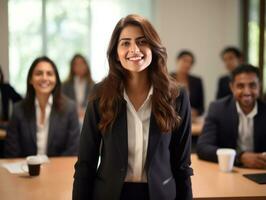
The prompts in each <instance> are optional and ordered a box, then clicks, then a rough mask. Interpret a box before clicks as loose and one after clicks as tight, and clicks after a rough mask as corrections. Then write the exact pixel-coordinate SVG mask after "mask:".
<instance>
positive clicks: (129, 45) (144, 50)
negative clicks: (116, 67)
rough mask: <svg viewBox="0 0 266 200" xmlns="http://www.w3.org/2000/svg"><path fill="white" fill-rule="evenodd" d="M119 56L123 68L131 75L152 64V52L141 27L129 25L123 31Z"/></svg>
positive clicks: (119, 45)
mask: <svg viewBox="0 0 266 200" xmlns="http://www.w3.org/2000/svg"><path fill="white" fill-rule="evenodd" d="M117 55H118V60H119V61H120V63H121V65H122V67H123V68H124V69H126V70H128V71H129V72H130V73H138V72H141V71H143V70H145V69H146V68H147V67H148V66H149V65H150V64H151V61H152V51H151V48H150V45H149V43H148V42H147V40H146V38H145V36H144V33H143V31H142V30H141V28H140V27H138V26H133V25H128V26H126V27H125V28H124V29H123V30H122V31H121V34H120V37H119V41H118V45H117Z"/></svg>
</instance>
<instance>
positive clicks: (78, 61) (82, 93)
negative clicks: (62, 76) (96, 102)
mask: <svg viewBox="0 0 266 200" xmlns="http://www.w3.org/2000/svg"><path fill="white" fill-rule="evenodd" d="M93 85H94V81H93V80H92V77H91V71H90V67H89V64H88V62H87V60H86V58H85V57H84V56H83V55H81V54H75V55H74V56H73V58H72V59H71V61H70V71H69V75H68V78H67V80H66V81H65V82H64V83H63V85H62V90H63V93H64V94H65V95H66V96H67V97H69V98H70V99H72V100H74V101H75V102H76V106H77V112H78V115H79V119H80V122H82V121H83V118H84V114H85V109H86V106H87V103H88V96H89V94H90V92H91V89H92V87H93Z"/></svg>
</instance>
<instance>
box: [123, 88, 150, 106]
mask: <svg viewBox="0 0 266 200" xmlns="http://www.w3.org/2000/svg"><path fill="white" fill-rule="evenodd" d="M152 94H153V86H151V87H150V90H149V93H148V95H147V98H146V99H145V101H144V103H143V104H142V106H141V107H143V105H145V104H146V102H147V101H148V100H149V99H150V97H151V96H152ZM124 99H125V100H126V102H127V103H131V101H130V100H129V97H128V95H127V93H126V90H125V89H124ZM141 107H140V109H141Z"/></svg>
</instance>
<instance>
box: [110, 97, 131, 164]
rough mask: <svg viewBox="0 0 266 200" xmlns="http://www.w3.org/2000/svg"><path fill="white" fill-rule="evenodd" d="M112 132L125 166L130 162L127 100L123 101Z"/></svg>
mask: <svg viewBox="0 0 266 200" xmlns="http://www.w3.org/2000/svg"><path fill="white" fill-rule="evenodd" d="M114 130H116V131H115V132H113V133H112V134H113V135H114V138H115V145H116V148H117V149H118V152H119V155H120V158H121V161H122V163H123V164H124V166H127V163H128V141H127V140H128V137H127V108H126V102H125V101H123V102H122V104H121V106H120V110H119V112H118V115H117V120H116V121H115V123H114V124H113V128H112V131H114Z"/></svg>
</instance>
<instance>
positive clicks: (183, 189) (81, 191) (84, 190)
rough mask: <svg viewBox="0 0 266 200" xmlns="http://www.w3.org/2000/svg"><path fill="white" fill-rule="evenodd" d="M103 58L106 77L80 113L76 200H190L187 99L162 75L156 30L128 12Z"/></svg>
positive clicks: (161, 52) (163, 57) (163, 59)
mask: <svg viewBox="0 0 266 200" xmlns="http://www.w3.org/2000/svg"><path fill="white" fill-rule="evenodd" d="M107 56H108V62H109V74H108V75H107V77H106V78H105V79H104V80H103V81H102V82H101V83H100V84H98V85H97V86H96V87H95V89H94V90H93V95H92V97H91V100H90V102H89V104H88V107H87V111H86V114H85V119H84V123H83V128H82V133H81V140H80V149H79V155H78V161H77V163H76V164H75V175H74V184H73V200H82V199H84V200H85V199H86V200H88V199H91V200H106V199H108V200H131V199H132V200H133V199H138V200H148V199H151V200H174V199H182V200H190V199H192V190H191V180H190V176H191V175H192V173H193V172H192V169H191V168H190V140H191V135H190V125H191V124H190V123H191V115H190V105H189V100H188V97H187V95H186V93H185V92H184V90H182V89H181V88H180V87H177V85H176V83H175V81H174V80H172V78H171V77H170V76H169V75H168V73H167V66H166V57H167V55H166V49H165V48H164V47H163V46H162V44H161V40H160V38H159V36H158V34H157V32H156V31H155V29H154V28H153V26H152V25H151V24H150V22H148V21H147V20H146V19H144V18H142V17H141V16H138V15H128V16H126V17H125V18H122V19H121V20H120V21H119V22H118V23H117V25H116V27H115V29H114V31H113V34H112V37H111V41H110V43H109V47H108V51H107ZM143 116H144V118H142V117H143ZM138 119H140V120H139V121H138ZM140 127H141V128H140ZM99 156H100V157H101V159H100V161H99ZM138 156H140V157H141V158H142V159H139V157H138ZM132 160H133V162H132ZM140 160H142V161H143V163H142V164H143V165H141V164H140V163H141V162H138V161H140ZM98 162H99V166H98ZM139 172H140V173H139Z"/></svg>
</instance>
